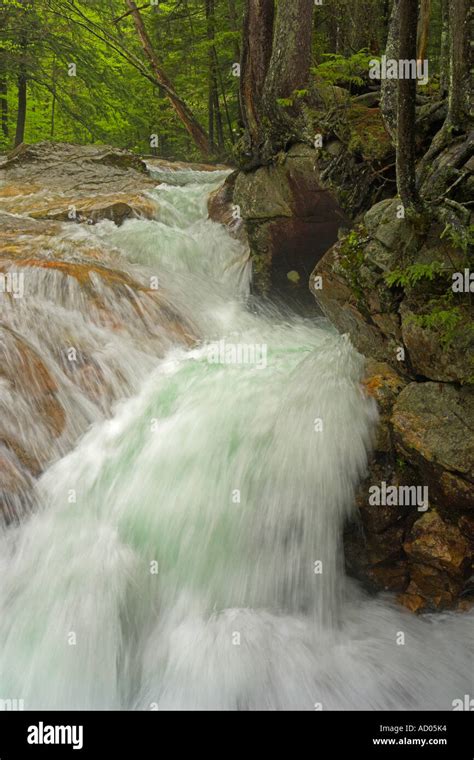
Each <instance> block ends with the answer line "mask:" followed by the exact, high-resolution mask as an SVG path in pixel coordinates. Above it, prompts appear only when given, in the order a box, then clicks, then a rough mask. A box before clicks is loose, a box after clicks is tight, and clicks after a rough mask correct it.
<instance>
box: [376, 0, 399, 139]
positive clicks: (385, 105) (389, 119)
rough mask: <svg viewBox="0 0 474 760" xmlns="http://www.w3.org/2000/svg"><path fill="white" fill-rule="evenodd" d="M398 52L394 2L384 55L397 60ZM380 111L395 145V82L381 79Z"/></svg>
mask: <svg viewBox="0 0 474 760" xmlns="http://www.w3.org/2000/svg"><path fill="white" fill-rule="evenodd" d="M399 50H400V0H394V3H393V7H392V14H391V16H390V24H389V28H388V37H387V45H386V47H385V55H386V56H387V58H388V59H392V60H398V58H399ZM380 90H381V97H380V110H381V112H382V118H383V120H384V124H385V128H386V129H387V132H388V133H389V135H390V137H391V138H392V141H393V143H394V145H396V143H397V80H396V79H382V81H381V83H380Z"/></svg>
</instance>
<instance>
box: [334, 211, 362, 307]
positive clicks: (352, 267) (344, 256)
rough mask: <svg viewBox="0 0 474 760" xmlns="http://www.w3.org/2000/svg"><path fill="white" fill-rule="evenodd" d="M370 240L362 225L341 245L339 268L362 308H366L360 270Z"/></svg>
mask: <svg viewBox="0 0 474 760" xmlns="http://www.w3.org/2000/svg"><path fill="white" fill-rule="evenodd" d="M368 240H369V237H368V236H367V234H366V231H365V229H364V228H363V226H362V225H359V226H358V227H356V228H355V229H353V230H351V231H350V232H349V233H348V235H346V237H345V238H344V239H343V240H342V241H341V243H340V245H339V256H338V263H337V268H338V269H339V270H340V271H341V273H342V274H343V275H344V277H345V278H346V280H347V281H348V282H349V284H350V286H351V289H352V291H353V292H354V293H355V296H356V298H357V302H358V304H359V306H360V307H361V308H365V307H364V301H365V298H364V291H363V287H362V282H361V277H360V268H361V266H362V264H363V262H364V248H365V245H366V244H367V242H368Z"/></svg>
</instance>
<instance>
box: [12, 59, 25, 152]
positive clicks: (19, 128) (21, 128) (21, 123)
mask: <svg viewBox="0 0 474 760" xmlns="http://www.w3.org/2000/svg"><path fill="white" fill-rule="evenodd" d="M26 83H27V78H26V74H25V72H24V69H23V67H22V71H21V72H20V74H19V76H18V111H17V117H16V132H15V148H16V147H17V146H18V145H20V144H21V143H22V142H23V141H24V139H25V125H26V97H27V84H26Z"/></svg>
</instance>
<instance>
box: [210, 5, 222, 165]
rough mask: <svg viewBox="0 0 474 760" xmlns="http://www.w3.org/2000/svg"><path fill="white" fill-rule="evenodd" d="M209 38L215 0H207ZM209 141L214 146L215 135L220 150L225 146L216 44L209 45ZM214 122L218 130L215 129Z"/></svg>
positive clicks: (213, 28) (213, 31) (211, 29)
mask: <svg viewBox="0 0 474 760" xmlns="http://www.w3.org/2000/svg"><path fill="white" fill-rule="evenodd" d="M205 9H206V20H207V39H208V40H209V42H213V40H214V37H215V26H216V25H215V16H214V0H205ZM208 60H209V142H210V144H211V146H212V147H214V142H215V139H214V138H215V136H216V137H217V145H218V148H219V150H220V151H222V150H223V148H224V132H223V129H222V116H221V111H220V104H219V83H218V72H217V55H216V49H215V47H214V45H211V46H210V47H209V53H208ZM214 123H215V126H216V130H215V131H214Z"/></svg>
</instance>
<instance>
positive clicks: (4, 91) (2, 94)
mask: <svg viewBox="0 0 474 760" xmlns="http://www.w3.org/2000/svg"><path fill="white" fill-rule="evenodd" d="M0 120H1V122H2V133H3V136H4V137H8V136H9V130H8V82H7V77H6V74H5V73H4V72H2V73H1V74H0Z"/></svg>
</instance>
